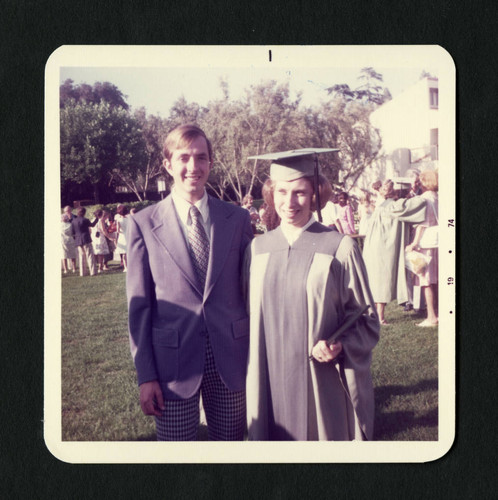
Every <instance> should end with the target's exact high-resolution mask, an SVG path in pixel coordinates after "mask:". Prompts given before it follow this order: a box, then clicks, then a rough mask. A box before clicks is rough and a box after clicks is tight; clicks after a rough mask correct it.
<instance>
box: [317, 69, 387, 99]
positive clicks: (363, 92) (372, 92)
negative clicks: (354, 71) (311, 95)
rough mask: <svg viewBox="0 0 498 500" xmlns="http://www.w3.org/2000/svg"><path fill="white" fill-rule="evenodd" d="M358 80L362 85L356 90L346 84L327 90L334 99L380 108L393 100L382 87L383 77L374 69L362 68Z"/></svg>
mask: <svg viewBox="0 0 498 500" xmlns="http://www.w3.org/2000/svg"><path fill="white" fill-rule="evenodd" d="M357 79H358V80H360V81H361V82H362V84H361V85H359V86H358V87H356V89H354V90H352V89H351V88H350V87H349V85H347V84H345V83H341V84H335V85H332V86H331V87H328V88H326V89H325V90H326V91H327V93H328V94H329V95H331V96H332V97H342V98H343V99H345V100H346V101H364V102H368V103H374V104H376V105H379V106H380V105H382V104H384V103H385V102H387V101H389V100H391V99H392V96H391V93H390V92H389V90H388V89H387V88H386V87H384V86H382V85H380V83H382V82H383V77H382V75H381V74H380V73H377V72H376V71H375V70H374V69H373V68H372V67H365V68H362V69H361V70H360V75H359V76H358V78H357Z"/></svg>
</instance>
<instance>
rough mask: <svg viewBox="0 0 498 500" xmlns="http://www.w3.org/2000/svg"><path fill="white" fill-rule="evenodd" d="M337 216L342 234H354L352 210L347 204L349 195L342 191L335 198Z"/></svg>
mask: <svg viewBox="0 0 498 500" xmlns="http://www.w3.org/2000/svg"><path fill="white" fill-rule="evenodd" d="M337 202H338V203H337V215H338V218H339V221H340V222H341V227H342V232H343V233H344V234H355V233H356V231H355V228H354V217H353V209H352V208H351V205H350V204H349V195H348V194H347V193H346V192H345V191H342V192H340V193H339V195H338V196H337Z"/></svg>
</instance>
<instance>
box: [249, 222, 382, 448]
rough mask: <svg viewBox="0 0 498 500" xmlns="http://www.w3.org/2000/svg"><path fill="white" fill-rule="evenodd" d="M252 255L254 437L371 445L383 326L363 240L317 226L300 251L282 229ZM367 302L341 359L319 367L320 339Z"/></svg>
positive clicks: (268, 235) (258, 241)
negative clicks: (375, 353) (374, 358)
mask: <svg viewBox="0 0 498 500" xmlns="http://www.w3.org/2000/svg"><path fill="white" fill-rule="evenodd" d="M334 254H335V255H334ZM247 257H248V258H247V260H246V264H247V267H246V272H247V273H249V309H250V325H251V326H250V329H251V333H250V335H251V336H250V347H249V352H250V353H249V366H248V377H247V412H248V422H247V423H248V430H249V439H250V440H317V439H318V440H352V439H371V438H372V434H373V418H374V398H373V387H372V380H371V374H370V363H371V352H372V349H373V347H374V346H375V344H376V343H377V341H378V338H379V323H378V318H377V316H376V313H375V310H374V306H373V300H372V296H371V294H370V290H369V286H368V280H367V276H366V271H365V267H364V264H363V260H362V257H361V254H360V252H359V250H358V247H357V245H356V243H354V241H353V240H352V239H351V238H350V237H348V236H344V237H343V236H342V235H340V234H339V233H338V232H337V231H332V230H331V229H329V228H328V227H325V226H323V225H322V224H319V223H314V224H312V225H311V226H310V227H308V228H307V229H306V230H305V231H304V232H303V233H302V234H301V235H300V237H299V238H298V240H297V241H295V242H294V244H293V245H292V246H291V247H289V244H288V242H287V240H286V238H285V236H284V235H283V233H282V230H281V229H280V228H277V229H275V230H274V231H271V232H268V233H266V234H264V235H262V236H258V237H257V238H256V239H255V240H253V243H252V245H251V247H250V249H249V251H248V255H247ZM367 304H368V305H370V309H369V311H368V312H369V314H365V315H364V316H362V317H361V318H360V319H359V320H358V322H357V323H356V326H354V327H352V328H350V329H349V330H348V331H346V332H345V333H344V334H343V335H342V336H341V337H340V338H339V339H338V340H340V341H341V342H342V345H343V355H344V357H343V358H342V359H341V361H340V362H337V363H334V362H330V363H318V362H317V361H310V359H309V356H310V354H311V350H312V348H313V346H314V345H315V344H316V343H317V342H318V340H322V339H327V338H328V337H329V336H330V335H331V334H332V333H333V332H334V331H335V330H336V329H337V328H338V327H339V326H340V325H341V324H342V323H344V322H345V321H346V320H347V319H348V317H350V316H351V315H352V314H354V313H355V312H357V311H358V310H359V309H360V308H361V307H362V306H364V305H367Z"/></svg>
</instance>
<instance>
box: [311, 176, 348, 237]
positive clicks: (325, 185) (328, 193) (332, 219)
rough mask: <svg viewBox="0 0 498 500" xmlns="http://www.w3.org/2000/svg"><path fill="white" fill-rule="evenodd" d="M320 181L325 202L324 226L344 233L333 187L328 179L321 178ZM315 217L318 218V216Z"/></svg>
mask: <svg viewBox="0 0 498 500" xmlns="http://www.w3.org/2000/svg"><path fill="white" fill-rule="evenodd" d="M320 179H321V181H322V186H321V189H322V191H323V197H324V200H323V201H324V203H325V205H324V207H323V208H322V224H323V225H324V226H327V227H330V228H331V229H334V230H335V231H339V232H340V233H343V232H344V231H343V230H342V224H341V221H340V220H339V214H338V212H337V207H336V205H335V203H334V202H333V201H332V200H333V194H332V186H331V185H330V182H329V181H328V179H326V178H325V177H323V176H321V177H320ZM314 215H315V218H316V217H317V215H316V214H314ZM317 220H318V219H317Z"/></svg>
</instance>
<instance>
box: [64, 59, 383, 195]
mask: <svg viewBox="0 0 498 500" xmlns="http://www.w3.org/2000/svg"><path fill="white" fill-rule="evenodd" d="M358 80H359V83H360V84H359V86H358V87H357V88H356V89H353V90H352V89H350V88H349V86H348V85H346V84H336V85H333V86H331V87H328V88H327V89H326V92H327V94H328V99H327V100H325V101H324V102H322V103H320V105H316V106H307V107H305V106H303V105H302V104H301V94H299V93H298V94H297V95H296V96H291V94H290V90H289V84H288V83H278V82H276V81H274V80H270V81H262V82H260V83H259V84H257V85H251V86H249V87H248V88H247V89H246V90H245V95H244V96H243V97H241V98H240V99H231V98H230V89H229V84H228V82H227V81H226V80H221V81H220V90H221V98H219V99H215V100H212V101H210V102H209V103H208V104H207V106H206V107H203V106H200V105H199V104H197V103H195V102H187V100H186V99H185V97H183V96H180V97H179V98H178V99H177V100H176V101H175V103H174V104H173V106H172V107H171V110H170V114H169V116H168V117H166V118H161V117H158V116H154V115H147V113H146V110H145V109H144V108H140V109H137V110H135V111H133V112H132V111H131V110H130V109H129V107H128V105H127V104H126V102H125V101H124V96H123V94H122V92H121V91H120V90H119V89H118V88H117V87H116V86H114V85H113V84H111V83H109V82H104V83H96V84H94V85H93V86H90V85H87V84H81V85H76V86H75V85H74V83H73V81H72V80H66V81H65V82H64V84H63V85H61V87H60V96H61V97H60V102H61V179H62V185H63V188H64V186H67V185H69V184H70V183H73V184H74V183H77V184H79V185H85V184H89V185H91V186H92V189H93V191H94V196H95V199H96V201H98V197H99V193H100V192H101V191H102V190H103V189H104V188H105V187H106V186H107V187H109V186H126V187H127V188H128V190H130V191H132V192H133V193H135V196H136V197H137V199H138V200H143V199H145V198H146V193H147V191H150V190H151V189H152V188H153V187H154V183H155V180H156V179H157V178H158V177H159V176H160V175H163V173H164V171H163V168H162V161H163V155H162V145H163V142H164V139H165V137H166V135H167V134H168V133H169V132H170V131H171V130H172V129H173V128H174V127H176V126H177V125H180V124H185V123H193V124H197V125H198V126H200V127H201V128H202V129H203V130H204V131H205V132H206V135H207V136H208V137H209V138H210V140H211V142H212V145H213V154H214V158H213V160H214V163H213V169H212V172H211V175H210V178H209V183H208V186H209V187H210V188H211V190H212V191H214V192H215V193H216V194H217V195H218V196H219V197H220V198H225V199H232V200H236V199H238V200H240V199H242V198H243V196H244V195H245V194H247V193H251V192H252V191H253V190H255V189H256V190H257V189H258V188H260V187H261V185H262V183H263V182H264V180H265V179H266V177H267V176H268V171H269V164H268V162H264V161H256V160H248V159H247V158H248V157H249V156H254V155H258V154H263V153H269V152H275V151H285V150H289V149H298V148H303V147H319V148H322V147H331V148H338V149H339V153H329V154H326V155H322V156H321V157H320V165H321V168H322V171H323V173H324V174H325V175H326V176H327V177H328V178H329V180H330V181H331V182H332V183H333V184H336V185H338V186H344V185H345V183H346V181H347V184H348V185H351V184H352V183H353V184H354V181H355V180H356V179H357V178H358V177H359V175H360V174H361V172H362V171H363V170H364V169H365V168H366V167H367V166H369V165H370V164H371V163H372V161H373V160H374V159H375V157H376V155H377V153H378V151H379V150H380V137H379V134H378V131H376V130H375V129H374V128H373V127H372V126H371V125H370V121H369V116H370V113H371V112H372V111H373V110H374V109H376V108H377V107H378V106H379V105H380V104H382V103H383V102H385V101H386V100H388V99H390V94H389V91H388V90H387V89H386V88H385V87H383V86H382V85H381V83H382V75H381V74H379V73H377V72H376V71H375V70H374V69H373V68H370V67H368V68H363V69H362V70H361V73H360V76H359V78H358ZM166 177H167V176H166ZM167 179H168V180H169V178H168V177H167Z"/></svg>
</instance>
